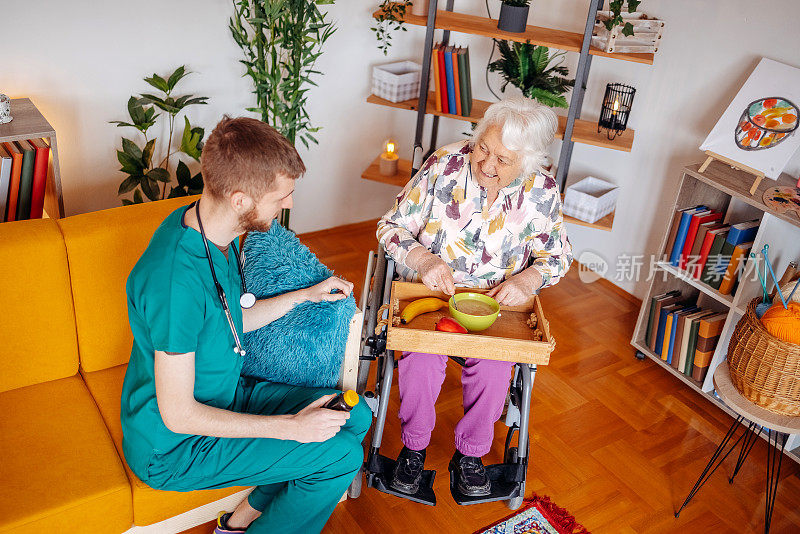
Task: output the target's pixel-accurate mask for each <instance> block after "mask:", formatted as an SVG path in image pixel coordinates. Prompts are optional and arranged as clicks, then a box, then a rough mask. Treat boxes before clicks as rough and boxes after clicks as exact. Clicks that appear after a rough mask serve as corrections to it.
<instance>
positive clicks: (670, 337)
mask: <svg viewBox="0 0 800 534" xmlns="http://www.w3.org/2000/svg"><path fill="white" fill-rule="evenodd" d="M677 310H678V309H675V310H672V311H669V312H667V319H666V323H664V339H663V340H662V342H661V354H660V356H661V359H662V360H663V361H665V362H667V363H669V348H670V346H672V341H674V339H675V337H674V335H675V331H674V330H673V329H672V323H673V321H674V320H675V319H674V317H675V312H676V311H677Z"/></svg>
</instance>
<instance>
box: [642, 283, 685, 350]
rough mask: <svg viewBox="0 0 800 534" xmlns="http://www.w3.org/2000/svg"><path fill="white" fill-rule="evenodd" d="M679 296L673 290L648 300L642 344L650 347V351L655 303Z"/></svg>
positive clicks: (678, 292)
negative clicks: (645, 327)
mask: <svg viewBox="0 0 800 534" xmlns="http://www.w3.org/2000/svg"><path fill="white" fill-rule="evenodd" d="M680 294H681V292H680V291H678V290H677V289H675V290H673V291H669V292H667V293H662V294H661V295H656V296H654V297H652V298H651V299H650V311H649V313H648V315H647V329H646V330H645V333H644V344H645V345H647V346H648V347H650V350H652V347H651V345H650V338H651V335H652V333H653V331H654V328H653V322H654V319H655V317H656V303H657V302H658V301H660V300H663V299H666V298H668V297H674V296H680ZM660 307H661V305H660V304H659V309H660Z"/></svg>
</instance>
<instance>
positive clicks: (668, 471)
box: [192, 223, 800, 534]
mask: <svg viewBox="0 0 800 534" xmlns="http://www.w3.org/2000/svg"><path fill="white" fill-rule="evenodd" d="M374 230H375V225H374V223H364V224H360V225H351V226H348V227H342V228H337V229H333V230H328V231H324V232H315V233H313V234H306V235H303V236H301V238H302V240H303V242H304V243H305V244H306V245H308V246H309V248H310V249H311V250H312V251H314V252H315V253H316V254H317V255H318V256H319V258H320V259H321V260H322V261H323V262H324V263H325V264H326V265H328V266H329V267H331V268H332V269H334V270H335V272H336V273H337V274H338V275H340V276H343V277H345V278H348V279H349V280H351V281H353V282H354V283H355V285H356V293H357V295H356V297H357V298H358V293H360V288H361V284H362V282H363V272H364V269H365V265H366V258H367V251H369V250H370V249H374V248H375V247H376V246H377V243H376V241H375V237H374ZM573 267H574V268H573V269H572V270H571V271H570V272H569V273H568V275H567V277H566V278H565V279H564V280H562V281H561V282H560V283H559V284H557V285H556V286H554V287H552V288H548V289H546V290H544V291H543V292H542V302H543V306H544V312H545V315H546V316H547V317H548V319H549V321H550V327H551V330H552V333H553V335H554V337H555V338H556V341H557V346H556V350H555V352H554V353H553V355H552V359H551V364H550V365H548V366H546V367H541V368H540V369H539V372H538V373H537V376H536V380H535V382H534V387H533V403H532V415H531V427H532V432H531V463H530V466H529V468H528V483H527V492H528V494H530V493H532V492H535V493H537V494H539V495H547V496H549V497H550V498H551V499H552V500H553V501H554V502H556V503H557V504H558V505H560V506H562V507H565V508H567V509H568V510H569V511H570V512H571V513H572V514H573V515H574V516H575V518H576V519H577V520H578V521H579V522H580V523H582V524H583V525H584V526H585V527H586V528H587V529H588V530H589V531H590V532H592V533H593V534H599V533H630V532H647V533H661V532H680V533H688V532H698V533H700V532H702V533H712V532H713V533H715V534H718V533H725V532H730V533H736V534H742V533H746V532H763V521H764V483H765V471H766V452H767V447H766V443H765V442H763V440H759V441H758V443H757V444H756V445H755V447H754V449H753V451H752V453H751V455H750V457H749V458H748V461H747V463H746V464H745V466H744V467H743V468H742V471H741V472H740V473H739V475H738V476H737V478H736V480H735V481H734V483H733V484H732V485H731V484H728V480H727V477H728V476H729V475H730V472H731V470H732V468H733V465H734V464H735V461H736V458H735V455H733V454H732V455H731V456H730V457H728V459H727V460H726V461H725V463H724V464H723V465H722V467H721V468H720V469H719V470H718V471H717V472H716V473H715V474H714V476H712V477H711V479H710V480H709V481H708V483H707V484H706V485H705V486H704V487H703V488H702V490H701V491H700V492H699V493H698V494H697V496H696V497H695V498H694V500H693V501H692V502H691V504H690V505H689V506H688V507H687V508H686V509H685V510H684V511H683V512H682V513H681V517H680V518H679V519H675V518H674V516H673V513H674V511H675V510H677V508H678V507H679V506H680V503H682V502H683V499H684V498H685V496H686V494H687V492H688V491H689V489H690V488H691V487H692V485H693V484H694V481H695V480H696V478H697V477H698V475H699V474H700V472H701V471H702V469H703V467H704V466H705V464H706V462H707V460H708V458H709V457H710V455H711V454H712V453H713V452H714V449H715V447H716V445H717V444H718V443H719V441H720V440H721V439H722V438H723V436H724V435H725V432H726V431H727V429H728V427H729V426H730V424H731V422H732V419H731V418H730V417H729V416H728V415H726V414H725V413H724V412H722V411H721V410H719V409H718V408H716V407H715V406H713V405H712V404H711V403H710V402H709V401H708V400H706V399H704V398H702V397H701V396H700V395H698V394H696V393H694V392H693V391H692V390H690V389H689V388H688V387H686V386H685V385H684V384H683V383H681V382H680V381H678V380H677V379H676V378H674V377H673V376H672V375H670V374H668V373H666V372H664V370H663V369H661V368H659V367H658V366H657V365H656V364H655V363H654V362H651V361H649V360H645V361H639V360H637V359H635V358H634V352H635V351H634V350H633V348H632V347H631V346H630V344H629V342H630V338H631V334H632V332H633V327H634V323H635V321H636V317H637V314H638V309H639V303H638V302H637V301H636V300H635V299H632V298H631V297H630V296H628V295H626V294H623V293H621V292H620V291H619V290H615V289H614V288H613V287H612V286H610V284H608V283H603V282H595V283H592V284H584V283H582V282H581V281H580V280H579V279H578V276H577V268H578V267H577V264H573ZM459 376H460V372H459V368H458V367H457V366H456V365H454V364H453V365H450V366H449V367H448V374H447V378H446V380H445V383H444V386H443V389H442V394H441V396H440V398H439V402H438V404H437V417H438V419H437V427H436V430H435V431H434V434H433V438H432V441H431V446H430V447H429V448H428V460H427V461H426V468H429V469H436V470H437V471H438V475H437V478H436V483H435V484H434V490H435V491H436V495H437V499H438V501H439V502H438V505H437V506H436V507H428V506H424V505H420V504H415V503H412V502H410V501H408V500H405V499H399V498H397V497H392V496H390V495H385V494H383V493H380V492H378V491H376V490H374V489H371V488H367V487H366V485H365V487H364V489H363V491H362V494H361V497H360V498H358V499H350V500H348V501H346V502H344V503H341V504H339V505H338V506H337V508H336V510H335V511H334V513H333V515H332V516H331V519H330V521H329V522H328V525H327V526H326V529H325V531H324V532H327V533H340V532H341V533H347V534H357V533H362V532H363V533H375V534H388V533H393V532H397V533H400V532H403V533H405V532H420V533H424V532H454V533H467V534H468V533H472V532H475V531H476V530H478V529H480V528H481V527H483V526H485V525H488V524H491V523H493V522H494V521H496V520H498V519H500V518H503V517H505V516H507V515H509V514H510V513H511V511H510V510H508V508H506V506H505V505H504V504H502V503H490V504H484V505H473V506H469V507H460V506H458V505H456V504H455V503H454V502H453V501H452V498H451V497H450V493H449V487H448V473H447V463H448V461H449V459H450V456H451V455H452V453H453V428H454V427H455V424H456V423H457V421H458V419H459V418H460V417H461V415H462V413H463V411H462V407H461V393H460V391H461V389H460V383H459ZM398 405H399V401H398V396H397V387H396V380H395V385H394V387H393V390H392V397H391V402H390V405H389V416H388V418H387V423H386V430H385V432H384V441H383V446H382V447H381V452H382V453H384V454H386V455H387V456H395V455H396V454H397V453H398V452H399V451H400V448H401V447H402V445H401V443H400V439H399V422H398V419H397V416H396V414H397V409H398ZM495 430H496V433H495V445H494V447H493V449H492V451H491V452H490V453H489V455H488V457H486V458H485V460H486V461H487V463H495V462H499V461H500V460H501V459H502V449H503V440H504V438H505V433H506V427H505V426H504V425H503V424H502V423H501V422H498V423H497V424H496V426H495ZM368 437H369V436H368ZM798 473H800V469H798V465H797V464H796V463H795V462H793V461H792V460H789V459H788V458H784V461H783V470H782V473H781V481H780V484H779V487H778V497H777V503H776V506H775V512H774V515H773V523H772V530H771V532H773V533H776V534H777V533H790V532H791V533H797V532H800V479H798ZM210 530H211V527H208V526H204V527H200V528H198V529H194V530H192V532H193V533H207V532H210Z"/></svg>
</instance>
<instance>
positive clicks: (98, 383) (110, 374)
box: [84, 364, 246, 526]
mask: <svg viewBox="0 0 800 534" xmlns="http://www.w3.org/2000/svg"><path fill="white" fill-rule="evenodd" d="M127 368H128V365H127V364H124V365H118V366H117V367H111V368H109V369H103V370H101V371H95V372H92V373H87V372H84V380H86V385H87V386H88V387H89V390H90V391H91V392H92V396H93V397H94V399H95V401H96V402H97V406H98V407H99V408H100V413H101V414H102V416H103V419H104V420H105V422H106V425H107V426H108V429H109V431H110V432H111V439H112V440H113V441H114V445H115V446H116V447H117V452H119V455H120V457H122V458H123V462H124V456H123V453H122V424H121V423H120V419H119V412H120V395H121V394H122V380H123V378H125V370H126V369H127ZM125 472H126V473H127V474H128V478H129V479H130V481H131V488H132V490H133V519H134V524H136V525H139V526H143V525H151V524H153V523H157V522H159V521H163V520H164V519H167V518H169V517H172V516H175V515H178V514H180V513H183V512H186V511H187V510H192V509H194V508H197V507H198V506H201V505H203V504H206V503H210V502H213V501H216V500H218V499H222V498H223V497H227V496H228V495H230V494H232V493H236V492H237V491H241V490H243V489H246V488H244V487H231V488H224V489H216V490H203V491H191V492H188V493H183V492H178V491H162V490H154V489H153V488H151V487H150V486H148V485H147V484H145V483H144V482H142V481H141V480H139V478H138V477H137V476H136V475H135V474H134V473H133V471H131V469H130V467H128V464H127V462H125Z"/></svg>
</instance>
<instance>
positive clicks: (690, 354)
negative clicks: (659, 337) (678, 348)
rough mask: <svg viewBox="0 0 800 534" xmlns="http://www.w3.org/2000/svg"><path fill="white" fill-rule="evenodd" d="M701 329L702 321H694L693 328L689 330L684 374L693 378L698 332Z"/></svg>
mask: <svg viewBox="0 0 800 534" xmlns="http://www.w3.org/2000/svg"><path fill="white" fill-rule="evenodd" d="M699 328H700V320H699V319H698V320H695V321H692V327H691V328H690V329H689V345H688V346H687V347H686V365H685V366H684V368H683V374H685V375H686V376H692V368H693V367H694V353H695V350H696V349H697V330H698V329H699Z"/></svg>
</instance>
